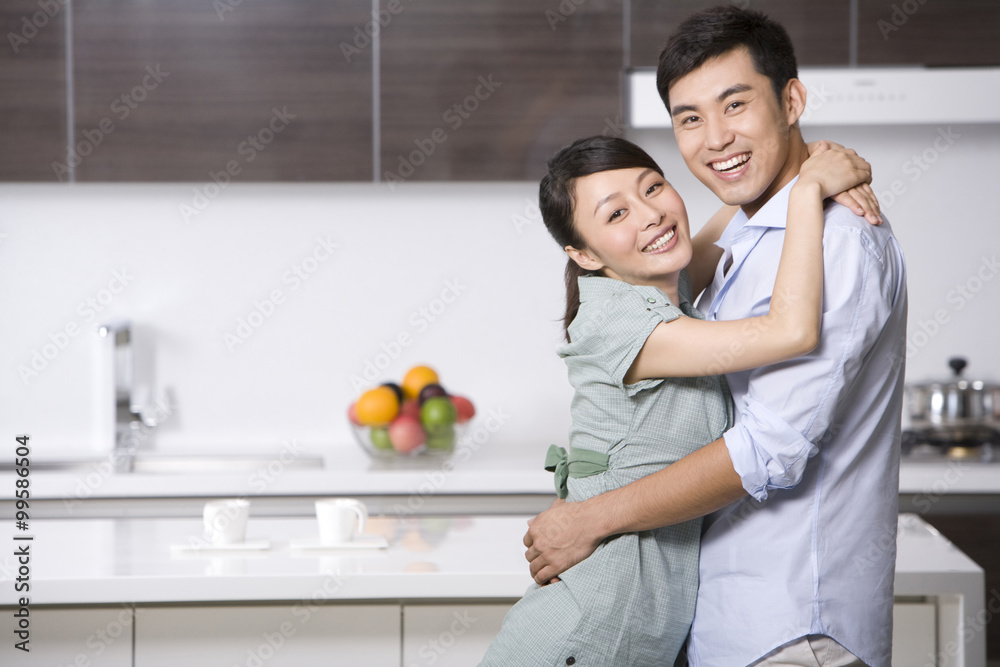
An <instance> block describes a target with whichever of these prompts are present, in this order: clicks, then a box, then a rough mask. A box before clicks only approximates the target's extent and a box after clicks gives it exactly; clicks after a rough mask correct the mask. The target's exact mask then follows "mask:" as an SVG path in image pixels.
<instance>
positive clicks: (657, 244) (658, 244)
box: [642, 229, 674, 252]
mask: <svg viewBox="0 0 1000 667" xmlns="http://www.w3.org/2000/svg"><path fill="white" fill-rule="evenodd" d="M672 238H674V230H672V229H671V230H670V231H669V232H667V233H666V234H664V235H663V236H661V237H660V238H658V239H656V240H655V241H653V242H652V243H650V244H649V245H648V246H646V247H645V248H643V249H642V251H643V252H653V251H654V250H659V249H660V248H662V247H663V246H665V245H666V244H667V242H668V241H669V240H670V239H672Z"/></svg>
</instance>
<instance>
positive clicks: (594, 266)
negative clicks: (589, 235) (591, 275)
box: [564, 245, 604, 271]
mask: <svg viewBox="0 0 1000 667" xmlns="http://www.w3.org/2000/svg"><path fill="white" fill-rule="evenodd" d="M564 250H565V251H566V254H567V255H569V258H570V259H571V260H573V261H574V262H576V263H577V264H578V265H579V266H580V268H581V269H584V270H586V271H600V270H601V269H603V268H604V264H602V263H601V262H600V261H599V260H597V258H595V257H592V256H591V255H590V253H588V252H587V251H586V250H577V249H576V248H574V247H573V246H571V245H568V246H566V247H565V248H564Z"/></svg>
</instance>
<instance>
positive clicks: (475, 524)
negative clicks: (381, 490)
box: [0, 515, 982, 605]
mask: <svg viewBox="0 0 1000 667" xmlns="http://www.w3.org/2000/svg"><path fill="white" fill-rule="evenodd" d="M527 518H528V517H526V516H525V517H493V516H476V517H447V518H446V517H407V518H383V517H379V518H373V520H372V521H371V524H370V526H369V529H368V530H367V531H366V532H368V533H371V534H378V535H382V536H384V537H385V538H386V539H387V541H388V543H389V547H388V548H387V549H384V550H375V549H373V550H369V551H350V552H349V551H337V550H302V549H297V548H293V546H292V545H293V544H294V543H298V542H302V541H310V540H315V539H316V537H317V528H316V524H315V521H314V520H311V519H303V518H296V519H274V518H257V517H254V516H252V515H251V517H250V522H249V526H248V528H247V540H248V541H249V542H259V541H262V540H267V541H269V543H270V546H269V548H266V549H261V550H253V551H230V552H222V551H216V552H204V553H190V552H185V551H181V550H179V549H178V548H177V547H178V546H189V545H192V544H199V543H201V542H202V533H201V530H202V527H201V521H200V520H198V519H196V518H191V519H71V520H34V521H31V523H30V526H29V530H28V531H26V532H23V533H21V532H17V535H16V536H18V537H23V536H27V535H31V536H32V537H33V539H32V540H31V541H30V542H29V541H19V542H15V541H13V540H12V539H11V541H10V542H8V543H9V544H15V545H24V544H27V545H30V546H29V549H30V568H31V574H30V577H31V591H30V599H31V603H32V604H34V605H47V604H120V603H124V604H156V603H166V602H209V601H252V600H256V601H301V600H309V599H313V598H316V599H330V600H380V599H381V600H427V599H439V600H440V599H464V600H470V599H516V598H519V597H520V596H521V595H522V594H523V593H524V591H525V589H526V588H527V587H528V586H530V585H531V583H532V582H531V579H530V576H529V574H528V569H527V564H526V562H525V560H524V556H523V554H524V547H523V545H522V544H521V538H522V536H523V535H524V532H525V529H526V523H525V522H526V520H527ZM10 532H11V533H12V535H11V538H13V537H14V536H15V535H13V533H15V531H14V530H13V526H12V527H11V530H10ZM9 539H10V538H9ZM876 547H877V545H876ZM13 551H14V550H13V549H5V550H4V553H5V555H4V556H3V557H2V558H0V568H2V574H3V578H4V579H7V580H12V579H13V578H14V576H15V573H16V571H17V563H16V562H15V558H14V556H13V555H12V554H13ZM898 552H899V557H898V560H897V563H898V565H897V573H896V581H897V593H899V594H905V595H911V594H918V593H920V592H922V591H926V592H931V591H929V590H927V585H928V582H930V581H931V580H933V581H934V586H936V587H937V588H941V587H943V588H944V589H945V590H956V588H955V586H954V581H955V576H956V575H959V576H961V575H975V576H978V577H979V581H981V577H982V569H981V568H979V567H978V566H977V565H976V564H975V563H973V562H972V561H971V560H970V559H969V558H968V557H966V556H965V555H964V554H963V553H962V552H960V551H959V550H958V549H956V548H955V547H954V546H952V545H951V544H950V543H949V542H948V541H947V540H946V539H944V538H943V537H942V536H941V535H940V534H938V533H937V531H935V530H934V529H933V528H931V527H929V526H927V524H926V523H924V522H923V521H922V520H921V519H920V518H919V517H916V516H915V515H902V516H901V522H900V532H899V547H898ZM949 586H950V588H949ZM0 590H2V593H0V604H3V605H8V604H12V603H13V602H14V600H15V597H14V596H15V592H14V587H13V586H3V587H2V589H0ZM317 596H319V597H317Z"/></svg>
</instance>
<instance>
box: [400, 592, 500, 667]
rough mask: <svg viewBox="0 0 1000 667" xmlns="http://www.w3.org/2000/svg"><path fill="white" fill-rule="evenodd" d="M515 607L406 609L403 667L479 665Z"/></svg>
mask: <svg viewBox="0 0 1000 667" xmlns="http://www.w3.org/2000/svg"><path fill="white" fill-rule="evenodd" d="M512 604H513V603H505V604H504V603H501V604H477V603H469V604H407V605H403V666H402V667H423V666H424V665H428V666H429V665H434V667H470V666H471V665H477V664H479V661H480V660H481V659H482V657H483V654H484V653H486V648H487V647H488V646H489V645H490V642H491V641H493V638H494V637H495V636H496V634H497V632H499V631H500V624H501V622H502V621H503V617H504V615H505V614H506V613H507V611H508V610H509V609H510V608H511V606H512Z"/></svg>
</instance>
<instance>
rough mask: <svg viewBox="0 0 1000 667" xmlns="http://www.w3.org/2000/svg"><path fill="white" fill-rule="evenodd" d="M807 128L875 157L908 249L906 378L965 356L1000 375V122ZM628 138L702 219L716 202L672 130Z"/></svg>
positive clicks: (923, 376)
mask: <svg viewBox="0 0 1000 667" xmlns="http://www.w3.org/2000/svg"><path fill="white" fill-rule="evenodd" d="M949 130H950V131H949ZM805 135H806V140H807V141H812V140H816V139H830V140H833V141H836V142H838V143H842V144H844V145H846V146H850V147H851V148H854V149H856V150H857V151H858V152H859V153H860V154H861V155H862V156H864V157H865V158H866V159H867V160H868V161H869V162H871V163H872V166H873V169H874V183H873V187H874V189H875V191H876V193H877V194H878V195H879V197H880V200H881V201H882V206H883V211H884V212H885V213H886V216H887V217H888V218H889V220H890V222H891V224H892V227H893V231H894V232H895V234H896V236H897V238H898V239H899V241H900V244H901V245H902V247H903V251H904V253H905V254H906V262H907V270H908V287H909V297H910V298H909V308H910V310H909V327H908V334H907V338H908V341H909V343H910V345H909V348H908V350H909V352H908V356H907V380H908V381H912V382H920V381H924V380H929V379H940V378H946V377H948V376H949V374H950V373H951V371H950V369H949V368H948V366H947V360H948V358H949V357H952V356H965V357H966V358H967V359H968V360H969V367H968V368H967V370H966V376H967V377H970V378H977V379H991V380H995V381H1000V345H998V344H997V340H998V335H997V332H998V325H1000V275H997V274H998V272H1000V265H998V264H997V262H998V260H1000V214H998V209H997V206H996V205H995V204H994V202H993V200H994V199H995V198H996V196H997V193H998V191H1000V189H998V186H997V181H998V178H997V172H996V170H995V169H994V168H993V165H994V164H995V161H996V156H997V155H1000V125H955V126H951V127H950V128H949V127H948V126H941V127H936V126H904V127H877V128H875V127H868V128H859V127H824V128H817V127H811V128H806V130H805ZM630 138H631V139H632V140H633V141H635V142H637V143H639V144H640V145H642V146H643V147H644V148H646V150H648V151H649V152H650V154H651V155H652V156H653V157H654V158H656V160H657V161H658V162H659V163H660V165H661V166H662V167H663V169H664V170H665V172H666V174H667V178H668V179H670V180H671V181H672V182H673V183H674V185H675V186H676V187H677V189H678V191H679V192H680V193H681V195H682V196H683V197H684V200H685V202H686V204H687V206H688V215H689V216H690V217H691V220H692V221H693V222H695V226H697V225H698V223H697V222H696V221H699V220H704V219H706V218H707V216H708V215H709V214H710V213H711V212H712V211H714V210H715V209H716V208H717V203H716V200H715V199H714V197H713V195H712V194H711V192H709V190H708V189H707V188H705V187H704V186H703V185H702V184H701V183H700V182H698V181H697V180H696V179H695V178H694V177H693V176H691V174H690V172H689V171H688V170H687V168H686V167H685V166H684V163H683V161H682V160H681V158H680V154H679V153H678V152H677V147H676V143H675V141H674V138H673V133H672V132H671V131H670V130H669V129H667V130H642V131H634V132H633V133H632V134H631V135H630ZM893 188H895V190H896V193H897V194H893ZM960 287H961V288H964V289H965V290H966V293H965V295H963V294H962V293H961V292H960V291H959V288H960ZM938 321H940V322H941V323H940V324H939V323H938Z"/></svg>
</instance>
